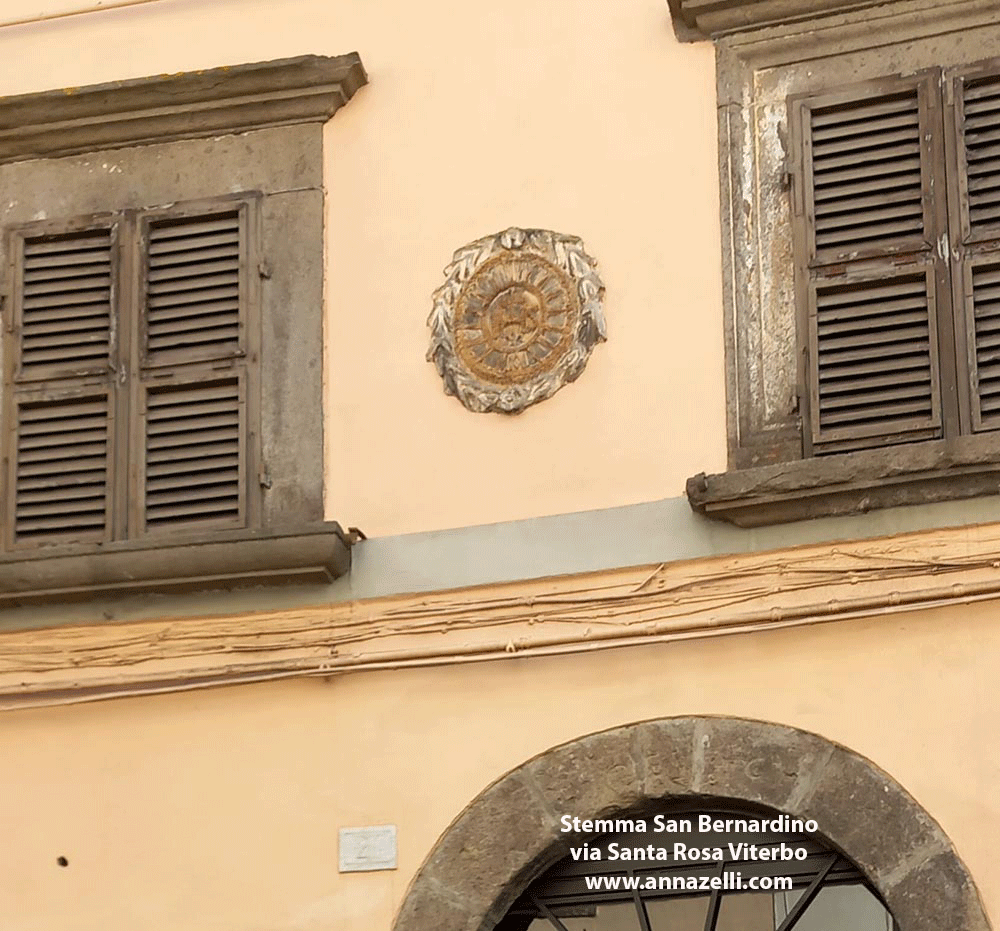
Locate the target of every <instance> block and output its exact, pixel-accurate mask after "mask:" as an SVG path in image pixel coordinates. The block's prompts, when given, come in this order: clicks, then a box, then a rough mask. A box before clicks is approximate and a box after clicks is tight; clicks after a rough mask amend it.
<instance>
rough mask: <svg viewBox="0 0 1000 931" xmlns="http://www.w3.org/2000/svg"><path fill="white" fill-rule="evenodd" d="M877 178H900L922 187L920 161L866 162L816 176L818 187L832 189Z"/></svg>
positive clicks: (907, 159) (916, 159)
mask: <svg viewBox="0 0 1000 931" xmlns="http://www.w3.org/2000/svg"><path fill="white" fill-rule="evenodd" d="M875 178H898V179H900V181H902V180H903V179H905V180H906V181H907V183H909V184H912V185H915V186H916V187H918V188H919V187H920V180H921V176H920V159H919V157H918V158H900V159H896V160H894V161H892V160H890V161H885V162H878V161H866V162H863V163H860V164H855V165H853V166H851V167H850V168H842V169H833V170H831V171H824V172H817V174H816V176H815V180H816V187H817V188H823V187H830V186H831V185H835V184H838V185H839V184H842V183H847V184H854V183H857V182H859V181H864V180H866V179H875Z"/></svg>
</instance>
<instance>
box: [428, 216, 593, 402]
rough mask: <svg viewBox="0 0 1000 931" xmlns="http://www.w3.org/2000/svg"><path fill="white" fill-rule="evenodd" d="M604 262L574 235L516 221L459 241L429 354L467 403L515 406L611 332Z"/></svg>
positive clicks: (551, 384) (554, 386)
mask: <svg viewBox="0 0 1000 931" xmlns="http://www.w3.org/2000/svg"><path fill="white" fill-rule="evenodd" d="M603 296H604V284H603V283H602V282H601V279H600V277H599V275H598V274H597V263H596V262H595V261H594V259H592V258H591V257H590V256H589V255H587V253H586V252H585V251H584V248H583V242H582V241H581V240H580V239H578V238H577V237H575V236H564V235H562V234H560V233H553V232H551V231H549V230H522V229H517V228H512V229H508V230H505V231H504V232H502V233H496V234H495V235H493V236H487V237H485V238H484V239H478V240H476V241H475V242H473V243H469V245H467V246H463V247H462V248H461V249H459V250H458V251H457V252H456V253H455V255H454V258H453V259H452V263H451V264H450V265H449V266H448V267H447V268H446V269H445V283H444V284H443V285H442V286H441V287H440V288H438V290H437V291H435V292H434V309H433V310H432V311H431V315H430V317H429V318H428V321H427V323H428V326H429V327H430V328H431V346H430V350H429V351H428V353H427V359H428V361H431V362H433V363H434V364H435V366H436V367H437V370H438V372H439V373H440V375H441V378H442V379H443V380H444V390H445V392H446V393H447V394H453V395H455V396H456V397H457V398H458V399H459V400H460V401H461V402H462V403H463V404H464V405H465V406H466V407H467V408H468V409H469V410H471V411H476V412H479V413H483V412H487V411H500V412H502V413H505V414H517V413H520V412H521V411H523V410H524V409H525V408H526V407H529V406H530V405H532V404H536V403H538V402H539V401H544V400H545V399H546V398H549V397H551V396H552V395H553V394H555V393H556V392H557V391H558V390H559V389H560V388H561V387H562V386H563V385H565V384H568V383H569V382H571V381H574V380H575V379H576V378H577V377H578V376H579V375H580V373H581V372H582V371H583V369H584V366H585V365H586V364H587V359H588V358H589V357H590V352H591V350H592V349H593V348H594V346H595V345H596V344H597V343H599V342H603V341H604V340H605V339H607V331H606V328H605V322H604V312H603V308H602V303H601V302H602V298H603Z"/></svg>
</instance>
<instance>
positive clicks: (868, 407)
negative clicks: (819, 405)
mask: <svg viewBox="0 0 1000 931" xmlns="http://www.w3.org/2000/svg"><path fill="white" fill-rule="evenodd" d="M869 401H870V399H869V398H867V397H866V398H864V399H861V400H859V401H858V403H857V404H856V405H855V406H854V408H853V409H852V410H848V411H837V412H836V413H827V414H825V415H824V418H823V419H824V423H825V425H826V426H827V427H838V426H858V425H860V424H863V423H864V424H873V423H884V422H891V421H893V420H900V419H901V418H903V417H907V418H917V417H921V416H923V417H927V416H929V415H930V403H929V402H928V400H927V398H926V397H924V398H920V399H917V400H914V401H911V402H909V403H900V404H882V403H878V406H877V408H876V407H874V406H873V405H872V404H871V403H869Z"/></svg>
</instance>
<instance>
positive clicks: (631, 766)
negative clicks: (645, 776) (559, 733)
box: [527, 728, 643, 818]
mask: <svg viewBox="0 0 1000 931" xmlns="http://www.w3.org/2000/svg"><path fill="white" fill-rule="evenodd" d="M527 772H528V774H529V775H530V778H531V779H533V780H534V783H535V785H537V786H538V789H539V791H540V792H541V793H542V796H543V797H544V798H545V801H546V803H547V805H548V806H549V808H550V809H551V810H552V811H553V812H554V813H555V815H556V817H557V818H559V817H562V815H581V813H583V812H586V815H585V816H584V815H581V816H583V817H591V816H594V817H597V816H601V815H605V814H610V813H612V812H615V811H621V810H622V809H623V808H629V807H630V806H632V805H634V804H635V803H637V802H639V801H640V800H641V799H642V798H643V787H642V781H641V779H640V776H639V769H638V766H637V763H636V760H635V758H634V757H633V756H632V732H631V729H629V728H619V729H617V730H613V731H605V732H604V733H601V734H593V735H591V736H590V737H584V738H583V739H582V740H578V741H574V742H573V743H571V744H566V745H565V746H562V747H556V748H555V749H554V750H551V751H550V752H548V753H546V754H543V755H542V756H541V757H539V758H538V759H537V760H535V761H534V762H532V763H529V764H528V766H527Z"/></svg>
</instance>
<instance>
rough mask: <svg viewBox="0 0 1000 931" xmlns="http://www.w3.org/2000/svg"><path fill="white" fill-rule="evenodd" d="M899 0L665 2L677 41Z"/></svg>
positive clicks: (716, 35) (675, 0) (718, 0)
mask: <svg viewBox="0 0 1000 931" xmlns="http://www.w3.org/2000/svg"><path fill="white" fill-rule="evenodd" d="M902 2H903V0H669V3H670V12H671V14H672V16H673V18H674V26H675V28H676V30H677V34H678V36H679V37H680V38H681V39H684V40H686V41H697V40H699V39H718V38H719V37H721V36H725V35H731V34H733V33H740V32H750V31H751V30H755V29H763V28H766V27H769V26H785V25H789V24H791V23H808V22H809V21H810V20H813V19H819V18H821V17H830V16H837V15H839V14H845V13H855V12H858V11H861V10H866V9H870V8H874V7H886V6H888V7H891V6H894V5H895V6H899V5H900V4H901V3H902Z"/></svg>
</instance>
